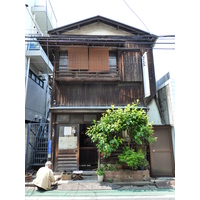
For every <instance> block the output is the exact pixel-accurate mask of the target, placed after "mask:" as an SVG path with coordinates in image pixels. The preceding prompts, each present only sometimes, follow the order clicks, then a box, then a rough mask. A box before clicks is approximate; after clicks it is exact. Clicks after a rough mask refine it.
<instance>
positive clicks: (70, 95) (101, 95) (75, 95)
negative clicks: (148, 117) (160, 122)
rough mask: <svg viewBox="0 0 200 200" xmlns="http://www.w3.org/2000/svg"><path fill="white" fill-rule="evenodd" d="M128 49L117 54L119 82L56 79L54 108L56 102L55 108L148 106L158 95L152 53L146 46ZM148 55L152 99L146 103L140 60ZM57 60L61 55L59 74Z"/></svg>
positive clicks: (135, 46)
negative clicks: (144, 54) (156, 94)
mask: <svg viewBox="0 0 200 200" xmlns="http://www.w3.org/2000/svg"><path fill="white" fill-rule="evenodd" d="M125 48H126V50H119V51H118V72H119V80H115V81H100V80H98V78H96V79H95V80H94V81H87V78H85V79H83V80H81V79H80V80H78V81H74V80H73V82H70V81H61V80H60V81H59V80H58V79H56V80H55V76H54V84H53V91H52V105H53V103H54V102H56V106H110V105H111V104H114V105H119V106H120V105H127V104H128V103H132V102H135V101H136V100H137V99H139V100H140V104H141V105H144V106H146V105H147V104H148V102H149V100H151V99H152V97H154V95H155V93H156V81H155V71H154V63H153V53H152V50H151V49H148V50H147V46H144V45H134V44H128V43H126V45H125ZM129 48H130V50H129ZM145 51H148V53H147V56H148V67H149V81H150V91H151V96H150V97H148V98H147V99H145V100H144V86H143V74H142V73H143V72H142V61H141V60H142V59H141V56H142V55H143V53H144V52H145ZM58 56H59V52H57V53H56V59H55V60H56V62H55V65H54V70H58V66H59V57H58ZM54 75H55V73H54ZM72 78H73V77H72ZM54 105H55V104H54Z"/></svg>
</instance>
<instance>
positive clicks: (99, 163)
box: [98, 151, 101, 169]
mask: <svg viewBox="0 0 200 200" xmlns="http://www.w3.org/2000/svg"><path fill="white" fill-rule="evenodd" d="M100 159H101V158H100V152H99V151H98V169H99V168H100V165H101V162H100Z"/></svg>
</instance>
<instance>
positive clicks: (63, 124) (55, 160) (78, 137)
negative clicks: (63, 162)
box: [53, 123, 80, 170]
mask: <svg viewBox="0 0 200 200" xmlns="http://www.w3.org/2000/svg"><path fill="white" fill-rule="evenodd" d="M59 126H77V127H78V130H77V152H76V153H77V154H76V156H77V168H78V169H79V150H80V148H79V146H80V144H79V140H80V134H79V131H80V124H76V123H58V124H56V125H55V136H54V141H55V142H54V147H55V148H54V163H53V164H54V170H56V162H57V159H58V138H59V134H58V133H59V131H58V128H59ZM60 151H62V150H60ZM68 151H73V152H74V151H75V150H68Z"/></svg>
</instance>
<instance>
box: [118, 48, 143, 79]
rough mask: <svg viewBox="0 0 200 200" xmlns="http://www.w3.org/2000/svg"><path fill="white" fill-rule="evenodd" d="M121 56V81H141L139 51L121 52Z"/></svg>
mask: <svg viewBox="0 0 200 200" xmlns="http://www.w3.org/2000/svg"><path fill="white" fill-rule="evenodd" d="M121 56H122V63H121V64H122V69H123V74H122V80H123V81H142V64H141V53H140V51H138V52H129V51H128V52H123V53H122V54H121Z"/></svg>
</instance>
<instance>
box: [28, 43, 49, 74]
mask: <svg viewBox="0 0 200 200" xmlns="http://www.w3.org/2000/svg"><path fill="white" fill-rule="evenodd" d="M25 55H26V56H27V57H30V58H31V64H32V65H34V66H35V67H36V68H37V69H38V70H39V71H41V72H42V73H44V74H51V73H53V65H52V64H51V61H50V60H49V58H48V57H47V55H46V53H45V52H44V50H43V49H42V47H41V46H40V44H39V43H38V42H30V43H28V44H27V50H26V54H25Z"/></svg>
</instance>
